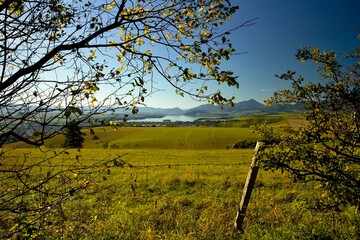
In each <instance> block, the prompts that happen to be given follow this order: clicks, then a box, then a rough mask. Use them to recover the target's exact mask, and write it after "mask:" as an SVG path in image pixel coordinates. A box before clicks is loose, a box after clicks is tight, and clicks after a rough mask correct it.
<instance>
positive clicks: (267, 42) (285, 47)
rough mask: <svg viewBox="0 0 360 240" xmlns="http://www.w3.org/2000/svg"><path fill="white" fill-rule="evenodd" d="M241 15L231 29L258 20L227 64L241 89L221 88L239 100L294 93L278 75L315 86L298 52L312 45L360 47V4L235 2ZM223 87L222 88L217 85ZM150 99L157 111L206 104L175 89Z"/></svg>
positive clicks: (236, 40)
mask: <svg viewBox="0 0 360 240" xmlns="http://www.w3.org/2000/svg"><path fill="white" fill-rule="evenodd" d="M232 3H233V4H234V5H238V6H239V10H238V12H237V13H236V14H235V15H234V16H233V18H232V19H230V20H229V22H228V24H226V25H225V29H224V30H227V29H230V28H232V27H234V26H236V25H239V24H241V23H242V22H244V21H246V20H249V19H252V18H258V20H256V24H255V25H253V26H251V27H246V28H242V29H239V30H238V31H236V32H234V33H233V35H232V36H231V40H232V43H233V45H234V47H235V49H236V50H237V51H238V52H247V53H246V54H241V55H237V56H235V57H233V58H232V59H231V60H230V61H228V62H226V63H225V64H224V65H223V68H224V69H227V70H232V71H234V72H235V74H236V75H237V76H238V81H239V83H240V88H239V89H235V88H228V87H224V88H221V90H222V92H223V93H224V94H225V95H226V96H235V97H236V99H235V101H236V102H238V101H244V100H248V99H251V98H253V99H255V100H257V101H259V102H263V100H264V99H266V98H268V97H270V96H272V94H273V92H274V91H276V90H280V89H283V88H289V83H287V82H284V81H282V80H279V79H278V78H276V77H275V74H281V73H284V72H286V71H287V70H294V71H296V72H297V73H298V74H300V75H302V76H304V77H305V78H306V79H307V80H309V81H316V79H317V77H318V76H317V75H316V69H315V66H314V65H311V64H301V63H298V62H297V61H296V60H295V56H294V54H295V52H296V49H298V48H300V47H303V46H308V45H310V46H312V47H316V48H320V49H322V50H324V51H329V50H334V51H335V52H336V53H338V54H341V53H345V52H347V51H349V50H352V49H354V48H355V47H357V46H358V45H359V43H360V41H359V40H357V38H356V36H357V35H358V34H359V33H360V15H359V12H360V1H359V0H232ZM215 87H217V86H215ZM162 88H163V89H164V90H165V91H161V92H157V93H155V94H154V95H152V96H150V97H149V98H147V99H146V101H145V103H146V104H147V105H148V106H152V107H162V108H170V107H180V108H183V109H186V108H191V107H194V106H198V105H201V104H204V103H206V102H198V101H194V100H192V99H191V98H190V97H187V96H185V97H180V96H178V95H176V94H175V91H174V89H171V87H170V86H168V87H167V86H162Z"/></svg>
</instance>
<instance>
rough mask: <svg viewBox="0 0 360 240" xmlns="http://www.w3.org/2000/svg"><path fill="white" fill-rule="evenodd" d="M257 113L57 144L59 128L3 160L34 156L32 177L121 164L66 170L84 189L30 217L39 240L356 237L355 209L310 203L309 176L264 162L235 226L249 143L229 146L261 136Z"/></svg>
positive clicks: (288, 122) (359, 223) (123, 129)
mask: <svg viewBox="0 0 360 240" xmlns="http://www.w3.org/2000/svg"><path fill="white" fill-rule="evenodd" d="M263 118H264V117H254V118H251V117H243V118H238V119H232V120H231V121H230V120H229V121H224V122H222V123H220V126H219V127H204V126H198V127H128V126H120V127H118V128H116V129H114V128H112V127H104V128H96V129H94V131H95V134H90V131H89V130H86V129H85V130H84V133H85V134H86V135H85V138H86V140H85V144H84V148H82V149H80V150H78V149H62V148H61V144H62V142H63V140H64V139H63V137H62V136H61V135H59V136H56V137H55V138H53V139H51V140H48V141H47V142H46V143H45V146H44V147H42V148H41V150H42V151H40V150H39V149H36V148H32V147H29V146H26V145H24V144H21V143H13V144H9V145H8V146H6V147H5V148H4V149H3V151H4V154H3V159H2V164H3V166H2V168H5V167H6V166H8V165H11V164H12V163H14V162H16V163H19V164H23V165H26V164H31V163H34V162H38V163H39V164H38V165H37V167H36V169H33V175H34V181H36V177H38V178H39V179H40V178H41V176H44V175H45V174H46V173H47V172H48V171H49V169H51V171H59V170H60V169H64V168H65V169H66V168H67V167H70V166H72V167H74V166H88V165H94V164H95V165H96V164H97V163H103V162H107V163H108V164H111V163H112V162H111V160H112V159H114V160H115V161H116V162H117V163H120V164H115V161H114V165H115V166H113V165H112V166H111V167H106V168H104V170H103V171H94V172H92V173H91V174H89V173H88V174H86V175H84V176H82V175H81V171H80V172H69V173H67V174H68V176H67V177H68V179H69V181H72V183H73V184H74V185H76V184H78V185H81V184H85V183H86V187H84V188H83V189H82V190H81V191H78V192H76V193H75V194H72V196H71V197H69V198H68V199H67V200H66V201H64V202H62V203H60V204H58V205H57V206H55V207H54V208H53V209H52V211H51V212H49V213H48V214H47V215H46V216H45V218H44V220H42V221H41V223H38V224H37V225H35V227H36V229H37V233H36V234H34V237H37V238H38V239H60V238H62V239H359V238H358V233H359V229H360V228H359V227H360V216H359V215H358V214H356V213H355V209H353V208H349V209H344V210H343V211H341V212H334V211H330V210H328V211H318V210H315V209H311V208H309V207H308V206H311V205H313V204H314V203H315V202H314V201H315V200H314V195H315V193H316V191H317V189H316V188H317V186H316V185H315V184H307V185H304V184H300V183H293V182H292V181H291V180H290V179H289V178H288V177H287V176H286V175H285V174H281V173H280V172H265V171H263V170H260V172H259V174H258V178H257V180H256V184H255V186H256V187H255V189H254V191H253V194H252V198H251V201H250V205H249V207H248V211H247V216H246V219H245V225H244V227H245V230H244V232H243V233H240V232H238V231H237V230H234V228H233V223H234V220H235V216H236V212H237V208H238V205H239V203H240V199H241V194H242V191H243V186H244V183H245V178H246V175H247V172H248V170H249V164H250V161H251V158H252V156H253V149H228V148H229V147H228V146H231V144H233V143H235V142H237V141H241V140H248V141H256V140H259V137H258V136H257V135H256V134H254V133H252V131H251V129H250V127H249V126H250V125H252V124H253V123H256V122H258V121H259V120H260V119H263ZM266 119H267V120H268V121H269V122H270V123H271V124H273V125H274V126H276V127H279V128H282V129H288V128H291V127H299V124H300V123H302V122H301V121H302V120H301V119H297V120H296V118H294V116H289V115H279V116H269V117H266ZM43 152H45V155H46V156H45V157H44V153H43ZM25 156H26V157H25ZM24 159H26V161H25V160H24ZM5 179H6V177H5V176H4V175H3V177H2V178H1V181H2V183H5V184H2V185H1V187H0V188H1V191H2V192H6V191H11V189H12V188H15V187H14V184H15V183H14V182H11V181H10V182H9V181H7V182H6V181H5ZM59 181H60V180H57V182H55V183H53V184H54V186H55V185H58V184H60V182H59ZM3 195H4V194H3ZM30 197H32V198H33V201H38V200H39V199H38V198H37V196H36V195H34V196H30ZM15 220H16V219H15V217H14V216H13V215H11V214H9V215H3V219H2V220H0V223H1V224H0V233H2V234H3V233H4V231H5V229H6V227H7V228H10V227H11V226H13V224H15V223H16V221H15ZM24 221H26V218H24ZM1 226H2V227H1ZM15 228H16V227H15Z"/></svg>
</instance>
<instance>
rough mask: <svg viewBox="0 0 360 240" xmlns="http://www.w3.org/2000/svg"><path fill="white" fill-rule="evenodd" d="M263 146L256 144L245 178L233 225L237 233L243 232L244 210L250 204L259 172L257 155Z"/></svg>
mask: <svg viewBox="0 0 360 240" xmlns="http://www.w3.org/2000/svg"><path fill="white" fill-rule="evenodd" d="M263 145H264V143H263V142H257V143H256V147H255V153H254V156H253V158H252V161H251V165H250V169H249V173H248V176H247V178H246V182H245V186H244V191H243V195H242V197H241V202H240V205H239V209H238V212H237V214H236V219H235V223H234V227H235V229H237V230H239V231H243V223H244V218H245V213H246V208H247V206H248V204H249V202H250V197H251V193H252V190H253V189H254V185H255V180H256V176H257V173H258V171H259V166H258V165H257V153H258V151H259V149H260V148H261V147H262V146H263Z"/></svg>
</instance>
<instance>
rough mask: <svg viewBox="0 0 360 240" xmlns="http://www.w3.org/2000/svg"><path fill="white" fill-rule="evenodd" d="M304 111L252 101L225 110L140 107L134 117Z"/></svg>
mask: <svg viewBox="0 0 360 240" xmlns="http://www.w3.org/2000/svg"><path fill="white" fill-rule="evenodd" d="M302 110H304V107H303V105H302V104H291V105H290V104H288V105H274V106H271V107H265V105H264V104H262V103H259V102H258V101H256V100H254V99H250V100H247V101H242V102H238V103H235V104H234V106H233V107H230V106H228V105H224V106H223V108H220V106H218V105H212V104H203V105H200V106H198V107H194V108H190V109H187V110H182V109H180V108H153V107H140V108H139V113H138V114H136V115H135V116H134V117H135V118H147V117H150V116H151V117H163V116H167V115H186V116H194V117H232V116H239V115H245V114H251V113H252V114H254V113H278V112H293V111H302Z"/></svg>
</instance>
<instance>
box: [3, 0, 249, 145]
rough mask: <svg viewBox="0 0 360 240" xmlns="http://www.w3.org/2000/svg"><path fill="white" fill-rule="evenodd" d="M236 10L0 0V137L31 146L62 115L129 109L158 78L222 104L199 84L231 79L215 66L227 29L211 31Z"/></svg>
mask: <svg viewBox="0 0 360 240" xmlns="http://www.w3.org/2000/svg"><path fill="white" fill-rule="evenodd" d="M236 9H237V7H235V6H232V5H231V3H230V1H224V0H216V1H209V0H199V1H198V0H196V1H194V0H185V1H178V0H138V1H133V0H122V1H81V0H78V1H59V0H51V1H45V2H44V1H11V0H3V1H0V27H1V34H0V72H1V73H0V74H1V79H0V109H1V115H0V122H1V125H0V132H1V143H3V142H5V141H6V140H8V139H9V138H11V137H15V138H17V139H20V140H22V141H25V142H27V143H30V144H33V145H37V146H39V145H42V144H43V142H44V140H45V139H46V138H50V137H52V136H54V135H55V134H57V133H58V132H59V131H60V130H61V129H62V128H63V127H64V126H65V125H66V124H64V122H65V121H72V122H78V123H80V122H84V121H85V120H86V121H87V120H89V122H90V117H91V116H93V115H94V114H98V113H103V112H106V111H108V110H110V109H114V107H120V108H126V107H130V108H132V110H133V111H134V112H136V111H137V108H136V106H137V105H138V104H141V103H143V102H144V98H145V97H146V96H147V95H148V94H151V93H153V92H155V91H156V90H157V88H156V85H155V84H154V83H155V82H159V81H165V82H167V83H168V84H170V85H172V86H173V87H174V88H175V89H176V91H177V93H178V94H180V95H183V94H188V95H191V96H193V97H196V98H205V99H208V100H209V101H210V102H212V103H217V104H224V103H228V104H230V105H231V104H232V100H233V98H225V97H224V96H222V95H221V93H220V91H217V92H216V91H215V92H208V91H207V90H208V85H207V84H208V82H213V81H215V82H218V83H219V84H220V83H225V84H227V85H229V86H234V87H238V82H237V81H236V77H235V76H234V74H233V72H232V71H227V70H221V69H220V66H221V63H222V61H224V60H229V58H230V56H231V55H232V54H234V53H235V50H234V48H233V47H232V44H231V43H230V42H229V39H228V34H230V32H231V31H232V30H234V29H229V30H228V31H224V32H220V31H219V28H220V26H221V25H223V24H224V23H225V22H226V20H227V19H228V18H230V17H231V15H232V14H233V13H235V11H236ZM252 23H253V22H252V21H248V22H245V23H244V24H242V25H241V26H248V25H251V24H252ZM241 26H239V27H241ZM188 83H196V84H195V85H192V84H190V85H189V84H188ZM32 132H37V133H38V136H40V137H39V138H36V139H30V138H28V137H27V136H28V135H29V134H31V133H32ZM39 133H40V134H39Z"/></svg>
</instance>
